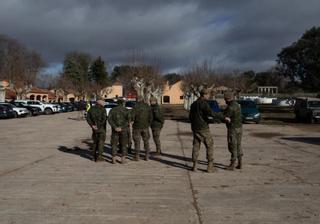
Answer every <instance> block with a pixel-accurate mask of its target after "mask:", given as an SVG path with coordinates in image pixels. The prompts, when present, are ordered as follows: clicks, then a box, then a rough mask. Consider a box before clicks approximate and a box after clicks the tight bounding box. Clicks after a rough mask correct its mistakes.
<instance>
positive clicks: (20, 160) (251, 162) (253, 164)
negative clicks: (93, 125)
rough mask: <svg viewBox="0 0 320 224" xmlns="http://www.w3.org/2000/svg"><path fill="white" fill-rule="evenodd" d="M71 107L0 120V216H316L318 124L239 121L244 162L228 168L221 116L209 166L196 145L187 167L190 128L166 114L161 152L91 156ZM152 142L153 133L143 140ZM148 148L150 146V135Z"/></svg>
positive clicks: (85, 131)
mask: <svg viewBox="0 0 320 224" xmlns="http://www.w3.org/2000/svg"><path fill="white" fill-rule="evenodd" d="M76 117H77V113H76V112H73V113H64V114H56V115H50V116H39V117H30V118H23V119H10V120H0V127H1V136H0V223H1V224H7V223H8V224H9V223H10V224H13V223H26V224H31V223H32V224H37V223H39V224H46V223H64V224H67V223H76V224H79V223H85V224H88V223H91V224H95V223H130V224H134V223H182V224H186V223H200V224H202V223H224V224H226V223H237V224H239V223H281V224H283V223H290V224H295V223H296V224H301V223H314V224H318V223H320V216H319V214H320V191H319V189H320V163H319V159H320V125H319V124H318V125H308V124H294V123H289V124H286V123H281V124H280V125H279V124H259V125H256V124H246V125H244V136H243V149H244V153H245V156H244V169H243V170H241V171H239V170H237V171H234V172H230V171H226V170H224V168H225V166H226V165H227V164H228V163H229V153H228V151H227V148H226V145H227V144H226V128H225V126H224V124H212V125H211V127H210V128H211V132H212V134H213V136H214V140H215V154H214V155H215V163H216V164H215V165H216V167H217V168H218V171H217V172H216V173H213V174H207V173H205V172H204V170H205V169H206V161H205V159H204V158H205V151H204V150H202V151H201V167H200V169H201V170H199V172H197V173H193V172H190V166H191V161H190V157H191V150H192V133H191V131H190V124H189V123H188V122H187V121H186V120H185V119H183V118H178V117H168V118H171V119H174V120H166V123H165V127H164V129H163V132H162V136H161V140H162V146H163V152H164V155H163V156H162V157H161V158H154V159H152V160H151V161H148V162H146V161H139V162H133V161H129V163H128V164H125V165H121V164H116V165H113V164H111V163H110V162H109V161H110V157H109V154H108V153H109V152H110V144H109V142H110V128H108V132H107V140H106V144H105V158H106V160H107V161H106V162H100V163H94V162H92V161H91V152H90V150H89V146H90V143H91V140H90V136H91V130H90V129H89V127H88V126H87V124H86V122H85V121H78V120H76V119H75V118H76ZM150 142H152V141H150ZM151 148H152V150H153V151H154V150H155V146H154V144H153V142H152V144H151Z"/></svg>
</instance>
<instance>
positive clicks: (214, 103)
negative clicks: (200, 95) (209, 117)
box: [208, 100, 221, 113]
mask: <svg viewBox="0 0 320 224" xmlns="http://www.w3.org/2000/svg"><path fill="white" fill-rule="evenodd" d="M208 104H209V106H210V108H211V110H212V111H213V112H217V113H219V112H221V109H220V107H219V104H218V102H217V101H216V100H208Z"/></svg>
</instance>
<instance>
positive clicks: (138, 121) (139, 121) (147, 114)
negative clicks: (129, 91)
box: [132, 102, 153, 129]
mask: <svg viewBox="0 0 320 224" xmlns="http://www.w3.org/2000/svg"><path fill="white" fill-rule="evenodd" d="M152 120H153V118H152V112H151V108H150V106H149V105H148V104H146V103H142V102H138V103H137V104H136V105H135V106H134V108H133V109H132V121H133V128H134V129H146V128H149V127H150V124H151V122H152Z"/></svg>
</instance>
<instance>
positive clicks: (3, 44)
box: [0, 36, 45, 99]
mask: <svg viewBox="0 0 320 224" xmlns="http://www.w3.org/2000/svg"><path fill="white" fill-rule="evenodd" d="M44 65H45V63H44V61H43V59H42V57H41V56H40V55H39V54H38V53H37V52H35V51H33V50H29V49H27V48H26V47H25V46H24V45H22V44H21V43H19V42H18V41H16V40H14V39H11V38H8V37H5V36H0V78H1V79H7V80H9V81H10V82H11V83H12V84H13V90H14V91H15V93H16V96H17V98H18V99H20V98H23V97H25V95H26V94H27V93H28V92H29V91H30V90H31V88H32V86H33V85H34V83H35V80H36V77H37V75H38V73H39V71H40V69H41V68H42V67H44Z"/></svg>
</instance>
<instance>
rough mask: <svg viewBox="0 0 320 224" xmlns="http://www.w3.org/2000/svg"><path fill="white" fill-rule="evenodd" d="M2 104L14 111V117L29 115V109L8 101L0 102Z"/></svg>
mask: <svg viewBox="0 0 320 224" xmlns="http://www.w3.org/2000/svg"><path fill="white" fill-rule="evenodd" d="M0 104H1V105H2V106H5V107H8V108H10V109H12V110H13V111H14V117H26V116H31V113H30V112H29V110H27V109H26V108H23V107H17V106H15V105H13V104H10V103H0Z"/></svg>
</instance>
